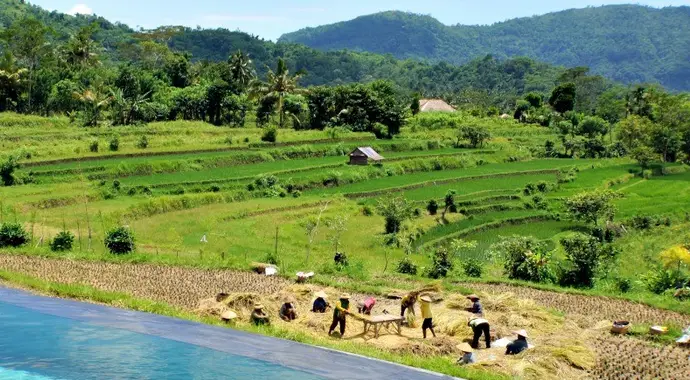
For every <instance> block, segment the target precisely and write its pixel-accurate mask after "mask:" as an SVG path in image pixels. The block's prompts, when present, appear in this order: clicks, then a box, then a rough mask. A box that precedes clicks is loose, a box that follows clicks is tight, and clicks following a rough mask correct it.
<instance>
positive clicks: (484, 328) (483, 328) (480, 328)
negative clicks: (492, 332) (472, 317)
mask: <svg viewBox="0 0 690 380" xmlns="http://www.w3.org/2000/svg"><path fill="white" fill-rule="evenodd" d="M472 331H473V332H474V338H472V348H475V349H476V348H477V347H478V346H479V338H481V336H482V334H484V338H485V339H486V348H491V337H490V336H489V324H488V323H482V324H481V325H477V326H475V327H472Z"/></svg>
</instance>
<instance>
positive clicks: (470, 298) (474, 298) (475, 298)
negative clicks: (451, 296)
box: [467, 294, 479, 301]
mask: <svg viewBox="0 0 690 380" xmlns="http://www.w3.org/2000/svg"><path fill="white" fill-rule="evenodd" d="M467 299H468V300H472V301H474V300H478V299H479V296H478V295H476V294H470V295H469V296H467Z"/></svg>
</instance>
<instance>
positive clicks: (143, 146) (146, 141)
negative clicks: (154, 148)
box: [137, 135, 149, 149]
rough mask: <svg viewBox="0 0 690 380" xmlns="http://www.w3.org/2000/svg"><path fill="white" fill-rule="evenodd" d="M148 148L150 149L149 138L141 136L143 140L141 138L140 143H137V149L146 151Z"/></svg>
mask: <svg viewBox="0 0 690 380" xmlns="http://www.w3.org/2000/svg"><path fill="white" fill-rule="evenodd" d="M148 147H149V139H148V137H146V135H143V136H141V138H139V141H137V148H139V149H146V148H148Z"/></svg>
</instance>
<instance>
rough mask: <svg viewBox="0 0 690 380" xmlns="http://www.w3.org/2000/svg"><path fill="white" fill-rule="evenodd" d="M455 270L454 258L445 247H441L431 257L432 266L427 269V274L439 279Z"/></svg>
mask: <svg viewBox="0 0 690 380" xmlns="http://www.w3.org/2000/svg"><path fill="white" fill-rule="evenodd" d="M451 270H453V260H452V258H451V256H450V253H448V250H447V249H445V248H439V249H438V250H436V252H434V254H433V256H432V257H431V266H430V267H429V268H428V269H427V273H426V276H427V277H429V278H434V279H439V278H442V277H446V276H447V275H448V272H450V271H451Z"/></svg>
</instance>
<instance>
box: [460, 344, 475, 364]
mask: <svg viewBox="0 0 690 380" xmlns="http://www.w3.org/2000/svg"><path fill="white" fill-rule="evenodd" d="M456 347H457V348H458V349H459V350H460V351H461V352H462V356H461V357H460V359H458V364H473V363H476V362H477V356H476V355H475V354H474V352H472V347H470V345H469V344H467V343H462V344H458V345H457V346H456Z"/></svg>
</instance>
